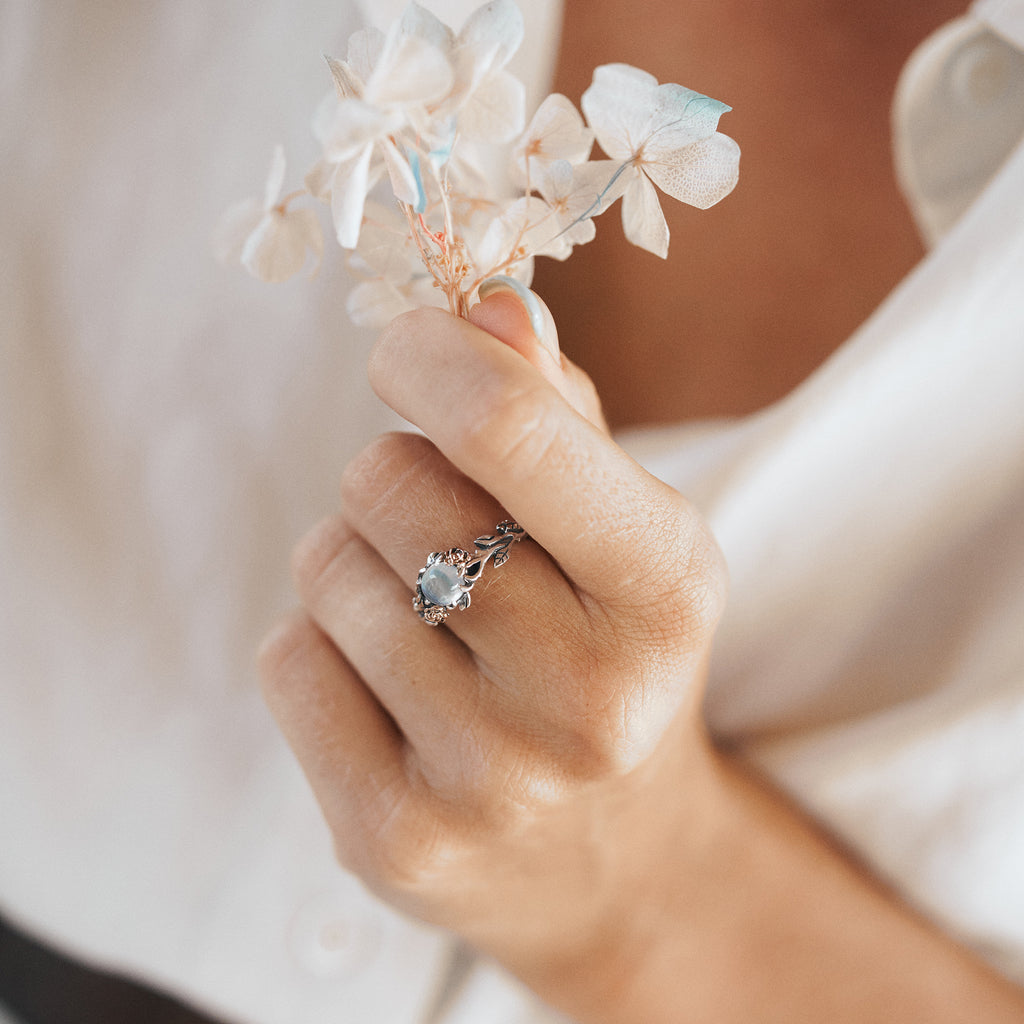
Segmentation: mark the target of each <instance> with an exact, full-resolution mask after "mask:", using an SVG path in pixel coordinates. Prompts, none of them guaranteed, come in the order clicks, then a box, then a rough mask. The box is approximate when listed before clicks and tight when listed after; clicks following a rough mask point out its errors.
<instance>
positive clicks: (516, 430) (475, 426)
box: [462, 382, 558, 476]
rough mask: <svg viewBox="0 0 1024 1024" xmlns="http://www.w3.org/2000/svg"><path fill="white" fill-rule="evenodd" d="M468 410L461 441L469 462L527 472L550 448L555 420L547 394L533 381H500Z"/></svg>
mask: <svg viewBox="0 0 1024 1024" xmlns="http://www.w3.org/2000/svg"><path fill="white" fill-rule="evenodd" d="M482 399H483V400H482V401H481V402H480V403H479V405H478V407H477V408H475V409H473V410H471V412H472V415H470V416H469V417H468V424H467V428H466V430H465V431H464V433H463V435H462V445H463V448H464V450H465V452H466V454H467V456H468V459H469V461H470V462H471V463H473V464H476V463H480V462H494V463H498V464H500V465H502V466H507V467H510V468H513V469H514V470H515V472H516V475H517V476H518V475H520V474H522V475H529V474H530V473H531V472H532V471H533V470H534V469H536V468H537V467H538V466H540V465H541V464H542V463H543V462H544V460H545V459H546V458H547V457H548V455H549V453H550V452H551V451H552V448H553V446H554V443H555V442H556V440H557V434H558V431H557V423H556V422H555V419H554V418H553V417H552V415H551V410H552V406H551V401H550V395H549V393H547V391H546V389H545V388H542V387H540V386H539V385H537V384H536V383H533V382H531V383H529V384H526V385H523V384H519V383H511V382H502V384H501V385H500V386H498V387H496V388H495V389H494V390H493V391H490V392H489V393H485V394H484V395H483V396H482Z"/></svg>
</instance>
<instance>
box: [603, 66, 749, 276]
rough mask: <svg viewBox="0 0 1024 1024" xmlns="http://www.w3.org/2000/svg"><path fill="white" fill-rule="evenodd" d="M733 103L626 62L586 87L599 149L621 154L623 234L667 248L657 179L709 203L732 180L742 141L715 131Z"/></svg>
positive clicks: (674, 192) (678, 194) (677, 193)
mask: <svg viewBox="0 0 1024 1024" xmlns="http://www.w3.org/2000/svg"><path fill="white" fill-rule="evenodd" d="M729 109H731V108H730V107H728V106H726V105H725V104H724V103H720V102H719V101H718V100H713V99H711V98H710V97H708V96H703V95H701V94H700V93H697V92H693V91H692V90H690V89H686V88H684V87H683V86H681V85H659V84H658V80H657V79H656V78H655V77H654V76H653V75H649V74H647V72H646V71H641V70H640V69H639V68H634V67H630V66H629V65H628V64H605V65H603V66H602V67H599V68H598V69H597V70H596V71H595V72H594V80H593V84H592V85H591V86H590V88H589V89H587V91H586V92H585V93H584V94H583V111H584V113H585V114H586V116H587V122H588V124H589V125H590V127H591V128H593V130H594V134H595V135H596V136H597V141H598V143H599V144H600V146H601V148H602V149H603V150H604V151H605V153H607V154H608V156H610V157H611V158H612V159H613V160H619V161H623V162H624V163H623V168H624V169H623V172H622V178H623V179H624V180H622V181H620V182H619V183H618V186H619V188H620V190H621V191H622V193H623V195H622V222H623V227H624V228H625V232H626V237H627V238H628V239H629V240H630V241H631V242H632V243H633V244H634V245H638V246H640V248H642V249H647V250H648V251H649V252H653V253H655V254H656V255H658V256H661V257H665V256H666V255H667V254H668V225H667V224H666V223H665V217H664V214H663V213H662V212H661V204H660V203H659V201H658V195H657V193H656V191H655V189H654V185H653V184H652V182H653V183H654V184H656V185H658V187H659V188H661V189H662V190H663V191H664V192H667V193H668V194H669V195H670V196H672V197H673V198H675V199H679V200H681V201H682V202H684V203H689V204H690V205H691V206H697V207H699V208H700V209H707V207H709V206H713V205H714V204H715V203H717V202H718V201H719V200H720V199H723V198H724V197H725V196H727V195H728V194H729V193H730V192H731V191H732V190H733V188H734V187H735V185H736V180H737V177H738V173H739V147H738V146H737V145H736V143H735V142H734V141H733V140H732V139H730V138H729V137H728V136H727V135H722V134H721V133H720V132H718V131H716V129H717V127H718V119H719V117H720V116H721V115H722V114H724V113H725V112H726V111H728V110H729Z"/></svg>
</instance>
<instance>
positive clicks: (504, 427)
mask: <svg viewBox="0 0 1024 1024" xmlns="http://www.w3.org/2000/svg"><path fill="white" fill-rule="evenodd" d="M472 317H473V319H474V321H476V323H477V324H480V325H482V326H483V327H486V331H485V330H482V329H481V328H480V327H478V326H475V325H474V324H473V323H466V322H465V321H458V320H454V319H453V318H452V317H450V316H449V315H448V314H445V313H441V312H439V311H436V310H421V311H419V312H417V313H413V314H409V315H408V316H405V317H402V318H401V319H399V320H398V321H396V322H395V324H394V325H393V326H392V327H391V328H390V329H389V330H387V331H386V332H385V333H384V335H383V337H382V338H381V339H380V342H379V343H378V345H377V348H376V349H375V351H374V354H373V357H372V361H371V367H370V375H371V379H372V381H373V383H374V386H375V387H376V389H377V390H378V392H379V393H380V394H381V396H382V397H383V398H384V399H385V401H387V402H388V403H389V404H390V405H391V406H392V407H393V408H395V409H396V410H397V411H398V412H400V413H401V414H403V415H404V416H406V417H407V418H408V419H410V420H411V421H412V422H413V423H415V424H417V425H418V426H420V427H421V428H422V429H423V431H424V432H425V434H426V435H427V436H426V437H420V436H413V435H392V436H388V437H384V438H382V439H381V440H380V441H378V442H377V443H376V444H374V445H372V446H371V447H370V448H369V449H367V450H366V451H365V452H364V453H363V454H362V455H361V456H359V457H358V458H357V459H356V460H355V461H354V462H353V463H352V465H351V466H350V467H349V469H348V470H347V472H346V474H345V478H344V481H343V484H342V511H341V514H340V515H338V516H336V517H334V518H332V519H330V520H327V521H326V522H324V523H323V524H321V525H320V526H319V527H317V528H316V529H315V530H314V531H313V532H312V533H311V534H310V535H309V536H308V537H307V538H306V540H304V541H303V542H302V544H300V545H299V547H298V549H297V551H296V555H295V576H296V581H297V584H298V590H299V594H300V596H301V599H302V603H303V605H304V610H303V611H302V612H300V613H299V614H297V615H295V616H294V617H292V618H291V619H289V620H288V621H286V622H285V623H283V624H282V625H281V626H280V627H279V628H278V629H277V630H276V631H275V632H274V633H273V634H272V635H271V636H270V637H269V638H268V640H267V641H266V643H265V644H264V647H263V651H262V658H261V662H262V670H263V676H264V680H265V691H266V696H267V699H268V701H269V703H270V706H271V708H272V709H273V711H274V713H275V714H276V716H277V718H278V720H279V721H280V723H281V726H282V728H283V729H284V732H285V734H286V736H287V737H288V739H289V741H290V742H291V744H292V746H293V747H294V749H295V752H296V754H297V755H298V757H299V760H300V761H301V762H302V765H303V767H304V768H305V771H306V774H307V775H308V777H309V779H310V782H311V783H312V786H313V789H314V790H315V792H316V795H317V797H318V799H319V801H320V803H321V806H322V807H323V810H324V814H325V816H326V818H327V822H328V824H329V826H330V828H331V831H332V833H333V835H334V838H335V842H336V846H337V850H338V854H339V857H340V859H341V860H342V862H343V863H345V864H346V865H347V866H349V867H350V868H352V869H353V870H354V871H356V872H357V873H358V874H360V875H361V876H362V877H363V879H364V880H365V881H366V882H367V883H368V884H369V885H370V886H371V887H372V888H373V889H375V890H376V891H377V892H378V893H380V894H381V895H382V896H384V897H385V898H386V899H388V900H390V901H391V902H393V903H395V904H397V905H398V906H399V907H401V908H403V909H405V910H407V911H409V912H412V913H414V914H416V915H418V916H420V917H422V918H424V919H426V920H428V921H432V922H435V923H438V924H441V925H443V926H446V927H448V928H451V929H453V930H454V931H457V932H459V933H461V934H462V935H464V936H465V937H466V938H467V939H469V940H470V941H471V942H473V943H474V944H476V945H477V946H478V947H479V948H481V949H482V950H484V951H486V952H488V953H490V954H491V955H493V956H495V957H497V958H498V959H500V960H501V961H502V962H503V963H505V964H506V965H507V966H508V967H509V968H511V969H512V970H513V971H515V972H516V973H518V974H519V975H520V976H521V977H522V978H523V979H524V980H525V981H526V982H527V983H528V984H530V985H531V986H532V987H533V988H534V989H536V990H537V992H538V993H539V994H540V995H541V996H542V997H543V998H545V999H547V1000H548V1001H549V1002H551V1003H552V1004H554V1005H556V1006H558V1007H560V1008H562V1009H564V1010H566V1011H568V1012H569V1013H571V1014H572V1015H573V1016H574V1017H575V1018H576V1019H578V1020H579V1021H581V1022H588V1024H591V1022H592V1024H627V1022H628V1024H636V1022H640V1021H642V1022H643V1024H661V1022H665V1024H668V1022H673V1024H677V1022H679V1021H682V1020H693V1021H701V1022H707V1024H739V1022H744V1024H746V1022H748V1021H751V1020H756V1021H759V1022H761V1024H783V1022H785V1024H793V1022H795V1021H814V1022H822V1021H827V1022H829V1024H854V1022H856V1024H869V1022H871V1024H875V1022H877V1024H882V1022H885V1024H891V1022H894V1021H896V1022H904V1021H906V1022H917V1021H929V1022H930V1024H951V1022H954V1021H955V1022H961V1024H968V1022H970V1024H980V1022H985V1024H996V1022H999V1024H1003V1022H1006V1024H1010V1022H1019V1021H1020V1020H1022V1019H1024V998H1022V996H1021V993H1020V990H1019V989H1017V988H1016V987H1015V986H1012V985H1010V984H1008V983H1007V982H1006V981H1005V980H1004V979H1002V978H999V977H997V976H995V975H994V974H992V973H991V972H990V971H989V970H988V969H986V968H984V967H983V966H982V965H980V964H979V963H978V962H977V961H975V960H973V959H972V958H971V957H970V956H969V955H968V954H967V953H966V952H965V950H963V949H962V948H960V947H959V946H957V945H956V944H955V943H953V942H952V941H951V940H950V939H949V938H948V937H946V936H944V935H942V934H941V933H939V932H938V931H937V930H935V929H934V928H933V927H931V926H930V925H928V924H927V923H926V922H923V921H922V920H920V919H919V918H917V917H916V916H914V915H913V914H912V913H910V912H908V911H907V910H906V908H904V907H902V906H901V905H900V904H899V902H898V901H897V900H896V899H895V898H894V897H893V896H892V895H891V894H890V893H887V892H886V891H885V890H884V889H883V888H882V887H880V886H879V885H878V884H877V883H876V882H875V881H874V880H873V879H871V878H870V877H869V876H868V875H866V874H865V873H864V872H863V871H862V870H860V868H859V867H858V866H857V865H855V864H854V863H852V862H851V861H850V860H848V859H847V858H846V857H845V856H844V855H843V854H842V853H841V852H840V851H838V850H837V849H836V847H835V846H834V845H833V844H832V843H831V842H830V841H829V840H828V838H827V837H825V836H823V835H822V834H821V833H820V832H819V831H818V830H817V829H816V828H815V827H814V826H813V825H811V824H809V823H808V822H807V821H806V820H805V819H804V818H803V817H802V816H801V815H799V814H798V813H796V812H795V811H794V810H793V809H792V808H791V807H790V806H789V805H788V804H787V803H786V802H785V801H784V800H782V799H781V798H780V797H779V796H778V795H777V794H776V793H774V792H773V791H771V790H770V789H768V788H766V787H764V786H763V785H761V784H760V783H759V782H757V781H756V780H755V779H753V778H752V777H751V776H749V775H748V774H747V773H746V772H745V771H744V770H742V769H741V768H740V767H739V766H738V764H737V763H736V762H734V761H733V760H731V759H730V758H728V757H725V756H723V755H722V754H720V753H718V752H717V751H716V750H715V749H714V748H713V747H712V746H711V745H710V743H709V742H708V741H707V738H706V736H705V734H704V731H703V729H702V726H701V720H700V713H699V708H700V703H701V693H702V688H703V683H704V671H705V665H706V663H707V659H708V654H709V650H710V645H711V639H712V634H713V632H714V629H715V624H716V622H717V621H718V617H719V615H720V613H721V611H722V606H723V603H724V597H723V595H724V591H725V573H724V570H723V567H722V563H721V559H720V557H719V553H718V549H717V547H716V546H715V543H714V541H713V540H712V539H711V537H710V536H709V534H708V532H707V529H706V528H705V526H704V524H703V523H702V522H701V520H700V518H699V517H698V516H697V515H696V514H695V513H694V511H693V509H692V508H691V507H690V506H689V505H687V503H686V502H685V501H684V500H683V499H682V498H681V497H680V496H679V495H678V494H676V493H675V492H674V491H672V490H670V489H669V488H667V487H665V486H664V485H662V484H660V483H659V482H658V481H656V480H654V479H653V478H652V477H650V476H649V475H648V474H647V473H645V472H644V471H643V470H642V469H640V468H639V467H638V466H637V465H636V464H635V463H634V462H633V461H632V460H630V459H629V458H628V457H627V456H626V455H625V454H624V453H623V452H622V451H621V449H619V448H618V447H617V446H616V445H615V444H614V443H613V442H612V441H611V440H610V439H609V438H608V436H607V433H606V431H605V430H604V429H603V427H602V425H601V420H600V414H599V411H598V409H597V405H596V402H595V401H594V398H593V393H592V391H591V389H590V388H589V386H588V385H587V383H586V380H585V378H584V377H583V376H582V374H580V373H579V371H578V370H575V369H574V368H573V367H571V366H568V365H567V364H563V363H561V362H560V361H558V360H557V359H556V358H555V357H553V356H552V355H551V352H552V351H554V349H553V347H552V348H549V349H546V348H545V346H544V345H542V344H540V343H539V342H538V340H537V338H536V337H535V336H534V335H533V334H532V333H531V329H530V326H529V319H528V318H527V316H526V313H525V312H524V310H523V307H522V306H521V305H519V304H518V302H517V300H516V299H515V298H514V297H512V296H510V295H509V294H508V293H498V294H496V295H494V296H492V297H489V298H487V299H486V300H485V301H484V302H483V303H481V304H480V305H479V306H477V307H476V309H475V310H474V311H473V313H472ZM552 329H553V326H552V325H551V324H550V322H549V321H547V322H546V327H545V328H544V329H543V330H542V331H541V333H542V334H543V335H545V338H546V341H547V342H548V343H549V345H550V343H551V342H552V340H553V335H552V333H551V332H552ZM488 332H489V333H488ZM427 438H429V439H430V440H428V439H427ZM507 515H511V516H513V517H515V518H516V519H517V520H518V521H519V522H520V523H521V524H522V525H523V526H524V527H525V528H526V530H528V531H529V533H530V535H531V536H532V538H533V540H531V541H526V542H523V543H519V544H517V545H515V547H514V548H513V549H512V552H511V558H510V559H509V562H508V564H507V565H504V566H502V567H500V568H493V567H488V569H487V570H486V571H485V574H484V576H483V578H482V580H481V581H480V582H479V583H477V584H476V586H475V587H474V590H473V603H472V607H471V608H469V609H468V610H466V611H464V612H455V613H454V614H452V615H451V616H450V617H449V619H448V621H447V624H446V625H445V626H443V627H441V628H430V627H429V626H426V625H424V623H422V622H421V621H420V620H419V618H418V617H417V615H416V614H415V612H414V611H413V608H412V601H411V597H412V585H413V581H414V580H415V579H416V573H417V571H418V570H419V569H420V568H421V567H422V566H423V564H424V561H425V560H426V557H427V555H428V553H429V552H431V551H434V550H444V549H446V548H448V547H450V546H455V545H463V546H465V545H467V544H469V543H470V542H471V540H472V538H474V537H477V536H480V535H482V534H485V533H490V532H492V531H493V529H494V526H495V524H496V523H498V522H499V521H500V520H502V519H504V518H505V517H506V516H507Z"/></svg>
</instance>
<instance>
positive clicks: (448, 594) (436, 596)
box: [420, 562, 462, 608]
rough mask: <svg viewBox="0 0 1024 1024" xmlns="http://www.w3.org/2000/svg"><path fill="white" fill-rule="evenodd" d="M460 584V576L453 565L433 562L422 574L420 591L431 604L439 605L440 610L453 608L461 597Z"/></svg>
mask: <svg viewBox="0 0 1024 1024" xmlns="http://www.w3.org/2000/svg"><path fill="white" fill-rule="evenodd" d="M461 582H462V576H461V575H460V574H459V570H458V569H456V568H455V566H454V565H449V564H448V563H447V562H435V563H434V564H433V565H432V566H430V568H428V569H427V571H426V572H425V573H424V574H423V578H422V579H421V580H420V591H421V592H422V594H423V596H424V597H425V598H426V599H427V600H428V601H429V602H430V603H431V604H439V605H441V607H442V608H454V607H455V605H456V604H457V603H458V601H459V598H460V597H462V587H461V586H460V584H461Z"/></svg>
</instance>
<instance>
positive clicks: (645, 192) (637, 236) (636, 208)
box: [622, 174, 668, 259]
mask: <svg viewBox="0 0 1024 1024" xmlns="http://www.w3.org/2000/svg"><path fill="white" fill-rule="evenodd" d="M622 228H623V230H624V231H625V234H626V238H628V239H629V240H630V241H631V242H632V243H633V244H634V245H636V246H639V247H640V248H641V249H646V250H647V251H648V252H652V253H654V255H655V256H660V257H661V258H662V259H665V258H666V257H667V256H668V224H667V223H666V222H665V215H664V214H663V213H662V212H661V203H660V202H659V201H658V193H657V191H656V190H655V188H654V186H653V185H652V184H651V182H650V181H649V180H648V179H647V178H646V177H644V175H642V174H638V175H636V176H635V177H634V178H633V180H632V182H630V185H629V187H628V188H627V189H626V191H625V193H624V195H623V196H622Z"/></svg>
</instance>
